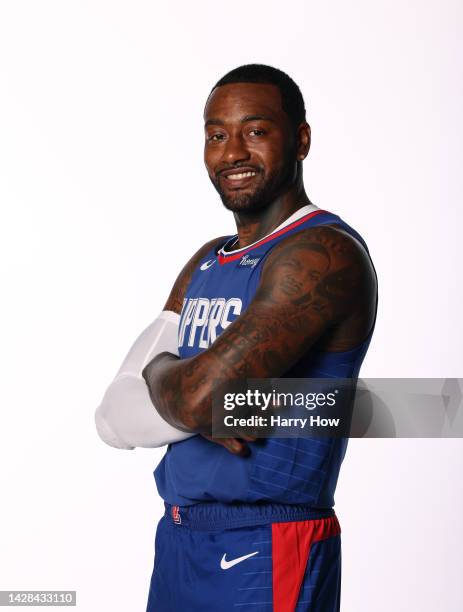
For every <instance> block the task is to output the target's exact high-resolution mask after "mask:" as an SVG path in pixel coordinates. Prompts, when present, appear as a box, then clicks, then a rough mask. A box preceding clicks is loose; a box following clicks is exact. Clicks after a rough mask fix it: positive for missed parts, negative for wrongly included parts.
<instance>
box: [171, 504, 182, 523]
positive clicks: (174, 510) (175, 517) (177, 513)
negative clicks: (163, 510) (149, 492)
mask: <svg viewBox="0 0 463 612" xmlns="http://www.w3.org/2000/svg"><path fill="white" fill-rule="evenodd" d="M172 519H173V521H174V523H176V524H177V525H181V524H182V517H181V516H180V508H179V507H178V506H172Z"/></svg>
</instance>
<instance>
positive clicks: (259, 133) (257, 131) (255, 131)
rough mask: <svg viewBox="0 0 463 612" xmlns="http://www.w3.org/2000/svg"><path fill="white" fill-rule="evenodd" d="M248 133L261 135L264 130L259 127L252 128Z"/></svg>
mask: <svg viewBox="0 0 463 612" xmlns="http://www.w3.org/2000/svg"><path fill="white" fill-rule="evenodd" d="M249 133H250V134H251V136H263V135H264V134H265V132H264V130H261V129H259V128H254V129H253V130H251V131H250V132H249Z"/></svg>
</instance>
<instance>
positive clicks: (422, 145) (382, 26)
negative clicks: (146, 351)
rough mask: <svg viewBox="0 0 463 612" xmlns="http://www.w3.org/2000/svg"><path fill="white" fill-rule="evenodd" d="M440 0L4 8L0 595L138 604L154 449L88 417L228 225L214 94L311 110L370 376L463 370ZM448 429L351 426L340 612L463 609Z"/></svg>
mask: <svg viewBox="0 0 463 612" xmlns="http://www.w3.org/2000/svg"><path fill="white" fill-rule="evenodd" d="M462 17H463V5H462V4H461V3H459V2H458V1H457V0H455V1H450V0H428V1H425V2H423V1H419V0H413V1H411V2H407V3H403V2H400V1H399V0H393V1H392V2H391V1H390V0H388V1H386V0H379V1H378V0H377V1H376V2H371V1H368V0H363V1H357V2H356V1H354V2H349V3H347V2H342V1H340V0H335V1H333V2H329V3H320V2H312V1H310V2H308V1H300V0H293V1H292V2H291V3H286V4H282V3H280V2H274V1H269V0H267V1H266V2H256V3H249V2H243V1H242V0H237V1H236V2H234V3H232V4H229V5H227V4H220V3H219V4H218V3H216V2H211V1H210V0H207V1H203V2H199V3H190V2H186V1H184V2H177V3H174V4H171V5H170V7H169V8H167V4H165V5H164V4H161V3H155V2H149V1H148V0H146V1H142V0H131V1H130V2H128V1H127V0H125V1H123V0H111V1H109V0H88V1H83V0H75V1H69V0H68V1H66V0H56V1H54V2H53V1H51V0H42V1H41V2H34V1H32V0H30V1H26V0H24V1H21V0H16V1H14V0H3V2H2V3H1V5H0V107H1V108H0V201H1V207H2V220H1V225H0V227H1V230H0V231H1V236H0V249H1V252H0V255H1V261H2V264H3V265H2V283H1V288H2V302H1V304H2V316H1V319H0V325H1V330H0V333H1V340H0V343H1V361H2V363H1V366H2V367H1V371H2V377H1V379H2V380H1V386H2V389H1V396H0V397H1V413H0V431H1V444H0V453H1V455H0V462H1V469H0V486H1V493H2V494H1V506H0V513H1V521H0V589H4V590H5V589H61V590H63V589H76V590H77V591H78V606H77V607H78V609H79V610H82V611H85V612H96V611H100V610H111V611H112V612H127V611H128V610H130V611H131V612H132V611H133V612H138V611H140V612H144V610H145V605H146V597H147V593H148V584H149V578H150V575H151V570H152V560H153V559H152V558H153V541H154V531H155V525H156V522H157V520H158V518H159V517H160V515H161V512H162V506H161V502H160V499H159V498H158V496H157V494H156V491H155V487H154V480H153V477H152V470H153V469H154V467H155V465H156V464H157V462H158V460H159V459H160V457H161V454H162V453H161V451H160V450H159V451H158V450H153V451H152V450H147V449H137V450H135V451H121V450H116V449H112V448H110V447H108V446H105V445H104V444H103V443H102V442H101V441H100V440H99V439H98V437H97V434H96V432H95V428H94V424H93V414H94V410H95V407H96V406H97V405H98V403H99V401H100V399H101V397H102V395H103V392H104V390H105V388H106V386H107V385H108V384H109V382H110V380H111V379H112V377H113V376H114V374H115V372H116V370H117V368H118V366H119V364H120V362H121V360H122V358H123V357H124V355H125V353H126V351H127V350H128V348H129V346H130V345H131V343H132V341H133V339H134V338H135V336H136V335H137V334H138V333H139V332H140V331H141V330H142V329H143V328H144V327H145V326H146V325H147V324H148V323H149V322H150V321H151V320H153V319H154V317H155V316H156V315H157V314H158V312H159V311H160V310H161V308H162V305H163V303H164V300H165V298H166V296H167V294H168V291H169V288H170V286H171V284H172V282H173V280H174V279H175V277H176V275H177V273H178V271H179V269H180V268H181V267H182V265H183V263H184V262H185V261H186V259H187V258H188V257H189V256H190V255H191V254H192V252H193V251H194V250H195V249H196V248H197V247H199V246H200V245H201V244H202V243H203V242H205V241H206V240H208V239H210V238H212V237H214V236H216V235H217V236H218V235H221V234H224V233H227V232H229V233H233V230H234V226H233V219H232V217H231V215H230V214H229V213H227V212H226V211H225V210H224V209H223V208H222V205H221V203H220V201H219V199H218V196H217V195H216V193H215V191H214V190H213V188H212V185H211V184H210V182H209V179H208V178H207V174H206V171H205V169H204V166H203V161H202V139H203V132H202V129H203V128H202V110H203V105H204V102H205V99H206V96H207V94H208V92H209V90H210V88H211V86H212V85H213V83H214V82H215V81H216V80H217V79H218V78H219V77H220V76H222V74H223V73H225V72H226V71H227V70H229V69H231V68H233V67H235V66H238V65H240V64H242V63H249V62H263V63H269V64H272V65H275V66H277V67H279V68H281V69H283V70H286V71H287V72H288V73H289V74H290V75H291V76H292V77H293V78H294V79H295V80H296V82H298V84H299V85H300V87H301V89H302V91H303V93H304V95H305V98H306V104H307V109H308V119H309V122H310V123H311V125H312V132H313V145H312V151H311V153H310V156H309V158H308V159H307V161H306V162H305V181H306V186H307V191H308V194H309V197H311V199H312V201H313V202H314V203H316V204H318V205H319V206H321V207H323V208H325V209H328V210H332V211H333V212H336V213H338V214H340V215H341V216H342V217H343V218H344V219H345V220H346V221H347V222H348V223H350V224H351V225H353V226H354V227H355V228H356V229H358V230H359V231H360V232H361V233H362V234H363V236H364V237H365V239H366V240H367V242H368V244H369V246H370V249H371V253H372V256H373V258H374V262H375V265H376V268H377V271H378V276H379V281H380V308H379V313H378V322H377V327H376V332H375V335H374V338H373V341H372V344H371V348H370V351H369V353H368V356H367V358H366V361H365V363H364V367H363V369H362V376H372V377H389V376H391V377H392V376H397V377H408V376H410V377H412V376H413V377H429V376H431V377H452V376H455V377H456V376H462V375H463V372H462V367H461V354H462V349H463V347H462V333H461V325H460V320H459V313H460V311H461V299H460V296H461V289H460V282H461V281H460V275H459V272H460V266H459V265H458V264H459V263H460V261H461V258H460V257H459V256H460V244H459V242H460V240H459V238H460V227H461V223H462V212H461V195H462V184H461V183H462V173H461V167H462V161H463V160H462V148H461V143H462V141H463V133H462V132H463V130H462V125H463V123H462V119H461V94H462V82H463V81H462V64H463V62H462V57H463V56H462V44H461V40H462V35H463V31H462V30H463V28H462ZM462 451H463V441H462V440H414V441H411V440H353V441H352V442H351V444H350V448H349V450H348V455H347V457H346V460H345V463H344V465H343V468H342V471H341V478H340V483H339V486H338V492H337V498H336V500H337V504H336V509H337V512H338V515H339V517H340V521H341V524H342V527H343V532H344V535H343V547H344V548H343V592H342V610H343V612H372V611H374V612H386V611H387V612H389V611H390V610H413V612H415V611H416V612H418V611H419V612H435V610H437V609H439V610H442V611H445V612H461V610H462V609H463V591H462V590H461V569H462V562H461V554H460V548H461V545H462V535H463V529H462V524H461V516H462V515H463V493H462V492H461V474H462V470H463V453H462Z"/></svg>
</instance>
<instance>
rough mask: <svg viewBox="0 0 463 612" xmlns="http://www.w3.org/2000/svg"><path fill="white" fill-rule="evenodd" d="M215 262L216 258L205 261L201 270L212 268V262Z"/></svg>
mask: <svg viewBox="0 0 463 612" xmlns="http://www.w3.org/2000/svg"><path fill="white" fill-rule="evenodd" d="M214 263H215V259H209V261H206V262H205V263H203V265H202V266H201V267H200V268H199V269H200V270H207V269H208V268H210V267H211V266H212V264H214Z"/></svg>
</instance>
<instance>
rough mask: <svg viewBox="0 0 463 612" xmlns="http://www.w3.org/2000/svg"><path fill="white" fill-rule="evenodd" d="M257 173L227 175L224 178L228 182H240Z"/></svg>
mask: <svg viewBox="0 0 463 612" xmlns="http://www.w3.org/2000/svg"><path fill="white" fill-rule="evenodd" d="M256 174H257V172H239V173H236V174H227V175H226V176H225V178H226V179H227V180H228V181H241V180H242V179H244V178H248V177H250V176H256Z"/></svg>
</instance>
